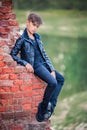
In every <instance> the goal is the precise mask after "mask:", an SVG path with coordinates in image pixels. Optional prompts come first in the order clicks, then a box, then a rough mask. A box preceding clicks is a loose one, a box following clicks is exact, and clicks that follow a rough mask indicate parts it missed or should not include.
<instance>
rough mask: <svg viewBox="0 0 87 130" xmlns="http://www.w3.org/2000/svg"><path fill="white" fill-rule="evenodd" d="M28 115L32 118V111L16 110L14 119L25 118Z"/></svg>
mask: <svg viewBox="0 0 87 130" xmlns="http://www.w3.org/2000/svg"><path fill="white" fill-rule="evenodd" d="M26 117H27V119H28V120H30V118H31V113H30V111H20V112H15V113H14V118H13V119H16V120H17V119H23V118H26Z"/></svg>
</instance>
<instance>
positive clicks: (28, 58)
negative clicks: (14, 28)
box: [10, 29, 54, 71]
mask: <svg viewBox="0 0 87 130" xmlns="http://www.w3.org/2000/svg"><path fill="white" fill-rule="evenodd" d="M34 36H35V38H36V40H37V43H38V45H39V48H40V51H41V55H42V57H43V58H44V60H45V62H46V63H47V65H48V66H49V68H50V70H51V71H53V70H54V67H53V65H52V64H51V62H50V60H49V58H48V56H47V54H46V52H45V49H44V47H43V43H42V41H41V39H40V35H39V34H37V33H35V34H34ZM19 53H20V56H18V54H19ZM10 54H11V56H12V58H13V59H14V60H15V61H16V62H17V63H18V64H21V65H23V66H25V65H26V64H27V63H30V64H31V65H32V66H34V47H33V43H32V41H31V39H30V38H29V37H28V34H27V31H26V29H25V30H24V32H23V34H22V35H21V36H20V37H19V38H18V39H17V41H16V43H15V46H14V47H13V49H12V50H11V53H10Z"/></svg>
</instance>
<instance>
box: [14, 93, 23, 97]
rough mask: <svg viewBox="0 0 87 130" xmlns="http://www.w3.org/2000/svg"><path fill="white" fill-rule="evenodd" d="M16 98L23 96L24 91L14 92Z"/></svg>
mask: <svg viewBox="0 0 87 130" xmlns="http://www.w3.org/2000/svg"><path fill="white" fill-rule="evenodd" d="M14 98H23V93H21V92H18V93H17V92H16V93H15V94H14Z"/></svg>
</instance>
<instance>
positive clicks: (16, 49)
mask: <svg viewBox="0 0 87 130" xmlns="http://www.w3.org/2000/svg"><path fill="white" fill-rule="evenodd" d="M22 43H23V40H22V39H21V38H18V39H17V41H16V43H15V46H14V47H13V48H12V50H11V53H10V55H11V56H12V58H13V59H14V60H15V61H16V62H17V63H18V64H20V65H23V66H25V65H26V64H27V62H26V61H25V60H22V59H21V58H20V57H19V56H17V55H18V53H19V51H21V46H22Z"/></svg>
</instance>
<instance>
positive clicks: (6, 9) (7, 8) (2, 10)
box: [0, 6, 12, 13]
mask: <svg viewBox="0 0 87 130" xmlns="http://www.w3.org/2000/svg"><path fill="white" fill-rule="evenodd" d="M0 12H1V13H11V12H12V8H11V7H5V6H1V7H0Z"/></svg>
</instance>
